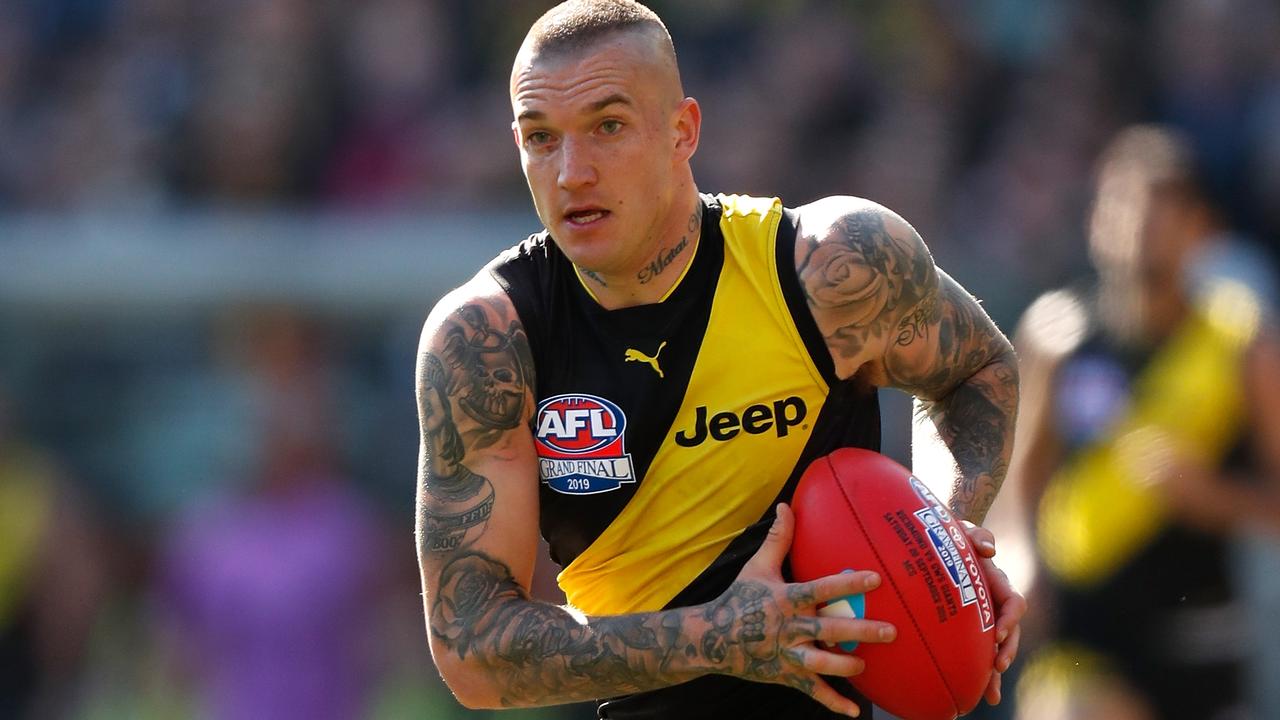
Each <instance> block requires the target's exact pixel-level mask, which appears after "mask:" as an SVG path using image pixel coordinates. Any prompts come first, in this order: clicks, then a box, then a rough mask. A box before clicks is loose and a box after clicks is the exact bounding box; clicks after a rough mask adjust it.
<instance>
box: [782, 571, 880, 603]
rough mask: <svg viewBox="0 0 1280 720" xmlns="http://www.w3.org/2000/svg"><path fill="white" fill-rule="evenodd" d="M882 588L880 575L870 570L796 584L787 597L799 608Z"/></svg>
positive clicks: (791, 587)
mask: <svg viewBox="0 0 1280 720" xmlns="http://www.w3.org/2000/svg"><path fill="white" fill-rule="evenodd" d="M878 587H880V574H879V573H875V572H871V571H870V570H861V571H858V572H849V571H846V572H842V573H840V574H838V575H827V576H826V577H820V578H818V579H817V580H810V581H809V582H803V583H795V584H793V585H791V586H790V587H789V588H788V589H787V597H788V598H789V599H790V600H791V602H793V603H795V604H796V605H798V606H801V607H804V606H808V605H817V604H818V603H825V602H831V601H832V600H837V599H840V598H843V597H848V596H850V595H861V594H862V593H865V592H870V591H872V590H875V589H876V588H878Z"/></svg>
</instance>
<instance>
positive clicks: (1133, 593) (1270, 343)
mask: <svg viewBox="0 0 1280 720" xmlns="http://www.w3.org/2000/svg"><path fill="white" fill-rule="evenodd" d="M1203 178H1204V176H1203V175H1202V173H1201V170H1200V168H1199V166H1198V165H1197V162H1196V159H1195V153H1194V150H1193V148H1192V146H1191V144H1190V143H1189V142H1188V140H1187V138H1186V137H1184V136H1183V135H1181V134H1179V133H1178V132H1176V131H1173V130H1171V129H1168V128H1162V127H1158V126H1136V127H1131V128H1128V129H1126V130H1124V131H1123V132H1121V133H1120V134H1119V135H1118V136H1117V137H1116V138H1115V139H1114V140H1113V141H1112V143H1111V144H1110V145H1109V146H1108V147H1107V149H1106V150H1105V151H1104V152H1103V154H1102V157H1101V161H1100V166H1099V170H1098V180H1097V187H1096V198H1095V201H1094V209H1093V214H1092V217H1091V222H1090V225H1089V230H1090V234H1089V251H1090V257H1091V259H1092V260H1093V262H1094V266H1095V268H1096V270H1097V275H1096V281H1095V282H1093V283H1090V284H1088V285H1082V286H1078V287H1072V288H1068V289H1065V290H1057V291H1053V292H1051V293H1048V294H1046V295H1044V296H1043V297H1042V298H1041V299H1039V300H1037V301H1036V302H1035V303H1034V304H1033V305H1032V306H1031V307H1030V308H1029V309H1028V311H1027V313H1026V315H1025V316H1024V318H1023V320H1022V323H1021V325H1020V327H1019V330H1018V334H1017V343H1018V346H1019V348H1020V351H1021V360H1022V364H1023V367H1024V373H1025V374H1026V376H1027V381H1026V382H1027V392H1026V399H1025V400H1024V414H1023V416H1022V422H1023V423H1025V425H1024V426H1023V428H1022V430H1021V434H1020V436H1019V439H1018V442H1019V446H1018V450H1017V455H1016V458H1015V461H1014V465H1013V468H1012V471H1011V477H1017V478H1018V481H1019V482H1020V483H1021V488H1020V490H1021V492H1022V493H1023V495H1022V501H1023V503H1024V507H1025V509H1026V511H1027V512H1028V513H1029V515H1030V517H1031V523H1032V530H1033V532H1034V534H1035V538H1036V547H1037V548H1038V551H1039V552H1038V557H1039V559H1040V561H1041V563H1042V564H1043V567H1044V573H1043V575H1042V578H1043V590H1044V592H1045V599H1046V600H1048V603H1049V604H1048V612H1050V613H1052V614H1053V620H1052V621H1051V627H1050V630H1049V634H1050V636H1051V637H1052V638H1053V640H1054V642H1053V644H1052V646H1051V647H1049V648H1046V649H1045V650H1044V651H1043V652H1042V653H1041V654H1040V655H1039V656H1038V657H1037V658H1036V659H1034V660H1032V661H1031V666H1030V669H1029V670H1028V673H1027V676H1026V677H1025V678H1024V681H1023V683H1022V686H1021V688H1022V690H1025V692H1026V693H1027V698H1028V701H1027V704H1026V706H1024V707H1023V708H1022V713H1023V716H1025V717H1028V718H1031V717H1035V718H1044V717H1049V716H1051V715H1052V714H1049V715H1047V714H1045V713H1048V710H1047V708H1049V707H1052V706H1053V703H1052V702H1051V701H1050V699H1051V698H1053V697H1061V698H1064V699H1069V701H1067V702H1064V703H1063V704H1061V705H1058V706H1057V708H1058V710H1060V711H1062V714H1061V715H1060V716H1061V717H1072V718H1087V717H1109V718H1110V717H1115V718H1120V717H1124V718H1168V719H1170V720H1176V719H1178V718H1225V717H1239V716H1241V715H1240V713H1242V712H1244V706H1245V697H1246V696H1245V691H1244V688H1245V685H1244V681H1245V677H1244V674H1243V671H1244V667H1245V666H1244V661H1245V660H1246V658H1247V656H1248V642H1247V636H1248V630H1247V627H1246V624H1245V623H1246V619H1247V616H1246V613H1245V607H1244V604H1243V603H1241V602H1240V593H1239V591H1238V581H1237V579H1236V578H1234V577H1233V576H1232V572H1231V539H1232V535H1233V534H1235V533H1238V532H1240V531H1243V530H1245V529H1247V528H1253V527H1267V528H1272V529H1276V528H1280V344H1277V337H1276V335H1275V330H1274V328H1272V327H1270V326H1267V325H1266V324H1265V322H1264V315H1263V306H1262V304H1261V300H1260V297H1259V294H1258V293H1257V292H1256V291H1255V289H1254V288H1251V287H1250V286H1249V285H1248V284H1246V283H1244V282H1242V281H1241V280H1240V279H1239V278H1237V277H1232V276H1230V275H1224V274H1213V273H1210V272H1208V270H1209V269H1210V267H1209V262H1208V260H1209V258H1211V257H1213V256H1214V255H1213V254H1211V251H1214V250H1218V251H1219V253H1217V254H1220V251H1221V249H1222V245H1223V244H1224V243H1228V242H1230V239H1229V237H1228V236H1227V234H1226V228H1225V226H1224V222H1223V217H1222V214H1221V211H1220V209H1219V207H1220V206H1219V205H1217V204H1215V203H1214V202H1213V200H1212V199H1211V198H1212V195H1211V192H1210V189H1209V187H1208V186H1207V185H1206V184H1205V181H1204V179H1203ZM1064 684H1065V688H1066V691H1065V692H1064ZM1104 698H1106V700H1105V702H1104V700H1103V699H1104ZM1100 704H1105V706H1106V707H1107V708H1109V709H1108V710H1107V711H1106V712H1105V713H1102V714H1099V713H1100V712H1101V711H1100V710H1099V709H1098V707H1099V705H1100Z"/></svg>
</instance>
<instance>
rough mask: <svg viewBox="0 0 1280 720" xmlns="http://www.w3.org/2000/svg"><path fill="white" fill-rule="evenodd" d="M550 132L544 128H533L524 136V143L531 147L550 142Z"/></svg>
mask: <svg viewBox="0 0 1280 720" xmlns="http://www.w3.org/2000/svg"><path fill="white" fill-rule="evenodd" d="M551 140H552V137H551V133H549V132H547V131H546V130H534V131H533V132H531V133H529V134H528V135H526V136H525V137H524V141H525V143H526V144H528V145H530V146H531V147H542V146H544V145H548V144H550V143H551Z"/></svg>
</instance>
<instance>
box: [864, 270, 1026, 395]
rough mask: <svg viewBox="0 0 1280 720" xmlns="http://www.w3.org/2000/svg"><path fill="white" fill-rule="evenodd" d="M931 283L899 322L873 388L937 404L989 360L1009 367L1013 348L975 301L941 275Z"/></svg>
mask: <svg viewBox="0 0 1280 720" xmlns="http://www.w3.org/2000/svg"><path fill="white" fill-rule="evenodd" d="M936 276H937V284H936V285H935V286H934V287H932V288H930V289H929V290H928V291H927V292H926V293H924V295H923V297H922V298H921V300H920V302H919V303H917V304H916V306H915V307H913V308H911V309H910V310H908V311H907V312H906V313H905V314H904V315H903V316H902V317H901V319H900V320H899V323H898V325H897V332H896V333H895V335H894V339H893V342H891V343H889V344H888V345H887V346H886V347H885V351H884V355H883V357H882V359H881V366H882V372H881V375H882V377H881V378H880V382H878V383H877V384H884V385H887V386H889V387H896V388H900V389H902V390H906V391H907V392H910V393H911V394H913V395H915V396H917V397H920V398H923V399H928V400H932V399H937V398H940V397H943V396H944V395H947V394H948V393H950V392H951V391H952V390H953V389H955V388H956V386H958V385H959V384H960V383H962V382H964V381H966V380H968V379H970V378H972V377H973V376H974V375H975V374H976V373H978V371H980V370H982V369H983V368H984V367H986V366H987V365H989V364H991V363H992V362H994V361H1004V362H1006V363H1007V364H1009V365H1010V368H1009V370H1010V372H1012V371H1013V370H1015V369H1016V368H1014V367H1013V348H1012V346H1011V345H1010V344H1009V341H1008V340H1007V339H1006V338H1005V336H1004V334H1003V333H1001V332H1000V330H999V328H997V327H996V325H995V323H994V322H992V321H991V318H990V317H988V316H987V313H986V311H984V310H983V309H982V306H981V305H980V304H979V303H978V300H977V299H976V298H974V297H973V296H972V295H970V294H969V292H968V291H966V290H965V289H964V288H963V287H961V286H960V284H959V283H957V282H956V281H955V280H953V279H952V278H951V276H949V275H947V274H946V273H945V272H943V271H942V270H937V271H936Z"/></svg>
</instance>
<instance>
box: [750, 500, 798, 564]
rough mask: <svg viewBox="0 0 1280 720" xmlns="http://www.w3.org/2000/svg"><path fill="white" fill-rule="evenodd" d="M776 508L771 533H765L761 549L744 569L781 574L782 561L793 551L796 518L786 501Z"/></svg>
mask: <svg viewBox="0 0 1280 720" xmlns="http://www.w3.org/2000/svg"><path fill="white" fill-rule="evenodd" d="M776 510H777V515H776V517H775V518H774V520H773V525H771V526H769V533H768V534H767V535H765V538H764V542H763V543H761V545H760V549H759V550H757V551H756V554H755V555H754V556H752V558H751V560H749V561H748V562H747V566H746V567H745V568H743V570H750V571H752V572H753V574H755V573H759V574H768V575H770V576H772V575H780V574H781V572H782V561H783V560H785V559H786V557H787V553H788V552H790V551H791V537H792V535H794V534H795V527H796V518H795V515H794V514H793V513H792V512H791V507H790V506H789V505H787V504H786V503H779V504H778V507H777V508H776Z"/></svg>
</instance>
